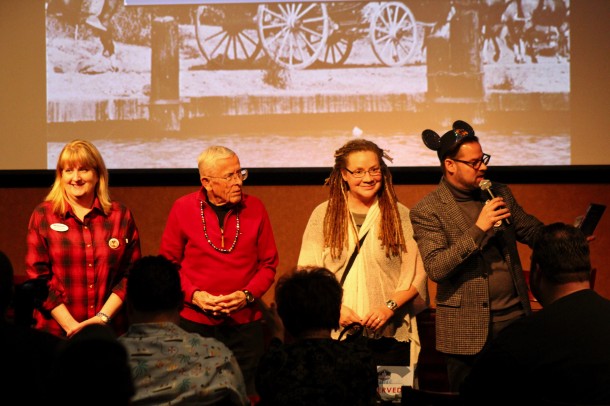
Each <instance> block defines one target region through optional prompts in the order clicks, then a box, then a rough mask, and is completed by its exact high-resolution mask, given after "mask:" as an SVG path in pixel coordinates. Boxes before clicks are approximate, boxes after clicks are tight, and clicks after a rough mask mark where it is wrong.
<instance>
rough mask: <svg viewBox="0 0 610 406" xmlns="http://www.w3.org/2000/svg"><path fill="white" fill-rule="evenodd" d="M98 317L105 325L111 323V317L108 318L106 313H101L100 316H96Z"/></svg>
mask: <svg viewBox="0 0 610 406" xmlns="http://www.w3.org/2000/svg"><path fill="white" fill-rule="evenodd" d="M96 316H97V317H99V318H100V319H102V321H103V322H104V324H108V323H110V317H108V315H107V314H106V313H102V312H99V313H98V314H96Z"/></svg>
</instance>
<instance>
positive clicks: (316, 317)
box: [256, 267, 377, 406]
mask: <svg viewBox="0 0 610 406" xmlns="http://www.w3.org/2000/svg"><path fill="white" fill-rule="evenodd" d="M342 297H343V291H342V289H341V285H340V284H339V282H338V281H337V279H336V277H335V275H334V274H333V273H332V272H330V271H329V270H328V269H326V268H319V267H303V268H301V269H299V270H296V271H294V272H293V273H292V274H288V275H284V276H282V277H281V278H280V279H279V280H278V282H277V286H276V290H275V300H276V303H277V307H276V305H275V304H271V306H270V307H269V308H266V309H265V319H266V323H267V325H268V327H269V330H270V332H271V335H272V338H271V341H270V343H269V348H268V349H267V352H266V353H265V355H264V356H263V357H262V359H261V361H260V363H259V367H258V371H257V375H256V389H257V391H258V393H259V395H260V397H261V401H260V403H259V405H260V406H280V405H282V406H283V405H291V406H309V405H316V406H326V405H328V406H343V405H344V406H357V405H373V404H375V399H376V390H377V368H376V365H375V363H374V361H373V357H372V353H371V352H370V350H369V349H368V348H367V347H366V345H365V344H363V343H361V342H359V341H354V342H350V343H347V342H344V341H338V340H335V339H333V338H332V337H331V331H332V330H334V329H338V328H339V317H340V312H341V302H342ZM261 306H262V304H261ZM285 333H288V334H285Z"/></svg>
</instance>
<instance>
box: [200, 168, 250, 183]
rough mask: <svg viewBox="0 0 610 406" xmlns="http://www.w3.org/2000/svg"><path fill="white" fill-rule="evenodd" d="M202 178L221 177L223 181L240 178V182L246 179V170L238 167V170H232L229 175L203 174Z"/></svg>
mask: <svg viewBox="0 0 610 406" xmlns="http://www.w3.org/2000/svg"><path fill="white" fill-rule="evenodd" d="M204 178H211V179H222V180H224V181H225V182H231V181H232V180H241V181H242V182H243V181H244V180H246V179H248V170H247V169H240V170H239V171H238V172H234V173H232V174H230V175H227V176H207V175H206V176H204Z"/></svg>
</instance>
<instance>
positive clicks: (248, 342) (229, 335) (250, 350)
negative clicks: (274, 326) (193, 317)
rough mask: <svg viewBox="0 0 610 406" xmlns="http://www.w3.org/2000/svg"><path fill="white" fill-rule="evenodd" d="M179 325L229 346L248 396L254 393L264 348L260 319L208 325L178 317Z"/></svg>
mask: <svg viewBox="0 0 610 406" xmlns="http://www.w3.org/2000/svg"><path fill="white" fill-rule="evenodd" d="M180 327H182V328H183V329H185V330H186V331H190V332H191V333H198V334H199V335H201V336H203V337H213V338H216V339H217V340H219V341H221V342H222V343H224V344H225V345H226V346H227V347H229V349H231V351H233V354H234V355H235V358H236V359H237V363H238V364H239V367H240V368H241V372H242V374H243V375H244V381H245V382H246V391H247V393H248V396H255V395H256V389H255V387H254V375H255V373H256V368H257V367H258V362H259V360H260V358H261V356H262V354H263V352H264V350H265V343H264V336H263V324H262V322H261V321H260V320H258V321H254V322H252V323H247V324H219V325H216V326H210V325H207V324H200V323H195V322H193V321H190V320H186V319H184V318H180Z"/></svg>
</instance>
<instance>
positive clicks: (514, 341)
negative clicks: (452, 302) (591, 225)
mask: <svg viewBox="0 0 610 406" xmlns="http://www.w3.org/2000/svg"><path fill="white" fill-rule="evenodd" d="M532 248H533V251H532V261H531V269H530V286H531V289H532V293H533V294H534V296H535V297H536V298H537V299H538V301H539V302H540V303H541V304H542V306H543V308H542V309H541V310H539V311H537V312H535V313H534V314H533V315H531V316H528V317H526V318H523V319H521V320H517V321H515V322H514V323H513V324H511V325H510V326H508V327H507V328H506V329H505V330H503V331H502V332H501V333H500V334H499V335H498V337H497V338H496V339H495V340H494V341H492V343H491V345H490V347H489V348H488V349H487V350H484V351H483V352H482V354H481V356H480V358H479V359H478V360H477V362H476V363H475V365H474V367H473V368H472V370H471V372H470V374H469V375H468V377H467V378H466V380H465V381H464V383H463V384H462V387H461V389H460V391H461V396H462V398H463V399H464V404H469V405H470V404H473V405H474V404H491V403H493V404H496V405H499V404H502V405H504V404H506V405H509V404H510V405H515V404H526V403H527V404H536V405H540V404H543V405H547V404H548V405H550V404H553V405H560V404H561V405H576V404H577V405H585V404H587V405H592V404H595V405H602V404H603V405H608V404H610V351H609V350H608V343H610V300H608V299H606V298H604V297H602V296H600V295H599V294H598V293H596V292H595V291H593V290H592V289H591V287H590V281H589V278H590V272H591V263H590V260H589V243H588V242H587V239H586V237H585V235H584V234H583V233H582V232H581V231H580V230H579V229H577V228H576V227H574V226H572V225H567V224H563V223H554V224H550V225H547V226H544V227H543V228H542V231H541V232H540V234H539V235H538V237H537V238H536V239H535V241H534V245H533V247H532Z"/></svg>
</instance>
